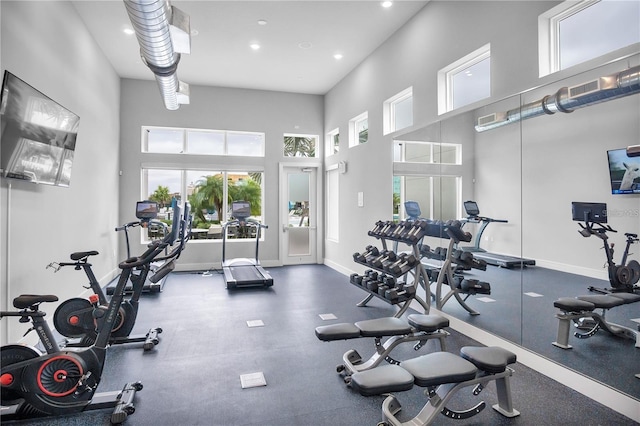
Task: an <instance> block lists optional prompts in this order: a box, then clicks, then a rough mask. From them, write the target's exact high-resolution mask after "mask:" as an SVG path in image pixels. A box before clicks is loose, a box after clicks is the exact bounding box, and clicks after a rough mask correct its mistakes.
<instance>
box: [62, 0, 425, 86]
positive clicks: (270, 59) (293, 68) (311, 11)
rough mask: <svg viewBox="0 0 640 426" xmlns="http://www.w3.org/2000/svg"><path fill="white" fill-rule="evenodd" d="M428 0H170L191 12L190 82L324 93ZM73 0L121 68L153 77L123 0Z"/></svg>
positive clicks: (185, 74)
mask: <svg viewBox="0 0 640 426" xmlns="http://www.w3.org/2000/svg"><path fill="white" fill-rule="evenodd" d="M427 1H428V0H423V1H409V0H395V1H394V2H393V5H392V6H391V7H388V8H384V7H382V2H381V1H378V0H375V1H373V0H358V1H331V0H327V1H308V0H302V1H299V0H298V1H266V0H262V1H241V0H240V1H239V0H236V1H177V0H176V1H171V4H172V5H173V6H175V7H177V8H179V9H181V10H182V11H183V12H185V13H186V14H188V15H189V16H190V19H191V32H192V37H191V54H189V55H182V57H181V60H180V63H179V65H178V72H177V74H178V77H179V79H180V80H181V81H184V82H185V83H188V84H190V85H206V86H221V87H235V88H248V89H262V90H275V91H284V92H294V93H309V94H325V93H327V92H328V91H329V90H330V89H331V88H332V87H333V86H334V85H336V84H337V83H338V82H339V81H340V80H341V79H342V78H344V77H345V76H346V75H347V74H348V73H349V72H350V71H351V70H352V69H354V68H355V67H356V66H357V65H358V64H359V63H360V62H362V61H363V60H364V59H365V58H366V57H367V56H368V55H369V54H370V53H371V52H373V51H374V50H375V49H376V48H377V47H378V46H380V45H381V44H382V43H383V42H384V41H385V40H386V39H388V38H389V37H390V36H391V35H392V34H393V33H394V32H395V31H397V30H398V29H399V28H400V27H402V25H404V24H405V23H406V22H407V21H408V20H409V19H411V17H412V16H414V15H415V14H416V13H417V12H418V11H419V10H420V9H421V8H422V7H423V6H424V5H425V4H426V3H427ZM73 4H74V5H75V8H76V9H77V11H78V13H79V14H80V16H81V18H82V19H83V21H84V22H85V23H86V25H87V28H88V29H89V32H90V33H91V34H92V35H93V37H94V38H95V40H96V42H97V43H98V44H99V45H100V47H101V48H102V50H103V51H104V53H105V55H106V56H107V58H108V59H109V61H110V62H111V64H112V65H113V67H114V69H115V70H116V72H117V73H118V75H120V76H121V77H123V78H133V79H142V80H153V79H154V75H153V74H152V72H151V71H150V70H149V69H148V68H147V67H146V66H145V65H144V64H143V63H142V60H141V59H140V54H139V45H138V42H137V40H136V37H135V35H127V34H125V33H124V30H125V29H126V28H131V23H130V21H129V17H128V15H127V12H126V9H125V6H124V4H123V2H122V1H119V0H112V1H86V0H85V1H74V2H73ZM259 21H265V22H266V23H262V24H261V23H259ZM252 43H258V44H259V45H260V48H259V49H258V50H253V49H252V48H251V47H250V45H251V44H252ZM338 53H339V54H342V55H343V56H342V59H335V58H334V55H335V54H338Z"/></svg>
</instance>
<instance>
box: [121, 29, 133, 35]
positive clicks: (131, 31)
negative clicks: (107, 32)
mask: <svg viewBox="0 0 640 426" xmlns="http://www.w3.org/2000/svg"><path fill="white" fill-rule="evenodd" d="M122 32H123V33H125V34H126V35H132V34H135V31H133V30H132V29H131V28H125V29H124V30H122Z"/></svg>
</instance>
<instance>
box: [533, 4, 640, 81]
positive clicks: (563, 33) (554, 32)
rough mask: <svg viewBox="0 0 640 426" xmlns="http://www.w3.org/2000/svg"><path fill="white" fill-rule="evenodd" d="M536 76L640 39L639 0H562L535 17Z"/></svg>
mask: <svg viewBox="0 0 640 426" xmlns="http://www.w3.org/2000/svg"><path fill="white" fill-rule="evenodd" d="M538 40H539V43H538V45H539V67H540V77H543V76H545V75H548V74H551V73H554V72H557V71H560V70H563V69H566V68H569V67H571V66H573V65H576V64H579V63H582V62H585V61H588V60H590V59H593V58H597V57H599V56H602V55H604V54H606V53H609V52H612V51H614V50H617V49H621V48H623V47H626V46H629V45H632V44H634V43H640V2H637V1H610V0H586V1H580V2H575V1H565V2H563V3H561V4H559V5H558V6H556V7H554V8H552V9H550V10H548V11H547V12H545V13H543V14H542V15H540V17H539V18H538Z"/></svg>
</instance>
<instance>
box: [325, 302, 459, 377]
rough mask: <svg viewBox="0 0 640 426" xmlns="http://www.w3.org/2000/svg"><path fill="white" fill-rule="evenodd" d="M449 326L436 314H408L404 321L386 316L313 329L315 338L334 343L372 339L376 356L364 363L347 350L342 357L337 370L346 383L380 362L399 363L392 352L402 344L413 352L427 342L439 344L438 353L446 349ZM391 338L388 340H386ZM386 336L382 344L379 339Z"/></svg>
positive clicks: (356, 354) (352, 350)
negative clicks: (435, 341) (410, 343)
mask: <svg viewBox="0 0 640 426" xmlns="http://www.w3.org/2000/svg"><path fill="white" fill-rule="evenodd" d="M448 326H449V320H448V319H446V318H444V317H441V316H439V315H424V314H411V315H409V316H408V317H407V321H404V320H402V319H400V318H395V317H388V318H377V319H372V320H365V321H358V322H356V323H355V324H350V323H340V324H331V325H325V326H321V327H317V328H316V336H317V337H318V339H320V340H322V341H324V342H330V341H334V340H347V339H358V338H361V337H373V338H375V348H376V353H374V354H373V355H371V357H370V358H369V359H368V360H367V361H363V360H362V357H361V356H360V354H359V353H358V351H356V350H355V349H350V350H348V351H347V352H345V354H344V355H343V356H342V361H343V362H344V364H341V365H338V366H337V367H336V371H337V372H338V373H342V372H344V374H345V376H346V377H345V382H347V383H349V379H350V377H349V376H351V375H352V374H353V373H356V372H359V371H365V370H368V369H371V368H374V367H376V366H378V365H379V364H380V363H381V362H382V361H387V362H388V363H390V364H400V361H397V360H395V359H393V358H392V357H391V355H390V353H391V351H392V350H393V349H394V348H395V347H396V346H398V345H399V344H401V343H406V342H415V341H417V342H418V343H416V344H415V345H414V347H413V349H414V350H416V351H417V350H418V349H420V348H421V347H422V346H424V345H425V344H426V342H427V340H429V339H438V340H439V341H440V350H443V351H444V350H445V342H444V338H445V337H447V336H448V335H449V333H448V332H447V331H445V330H442V329H443V328H444V327H448ZM389 336H391V337H389ZM384 337H389V338H388V339H387V340H386V341H385V342H384V343H382V338H384Z"/></svg>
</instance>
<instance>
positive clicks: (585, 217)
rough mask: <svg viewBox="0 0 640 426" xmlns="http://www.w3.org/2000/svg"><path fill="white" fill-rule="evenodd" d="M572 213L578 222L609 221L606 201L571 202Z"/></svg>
mask: <svg viewBox="0 0 640 426" xmlns="http://www.w3.org/2000/svg"><path fill="white" fill-rule="evenodd" d="M571 215H572V217H573V220H575V221H576V222H593V223H607V204H606V203H581V202H578V201H574V202H572V203H571Z"/></svg>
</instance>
